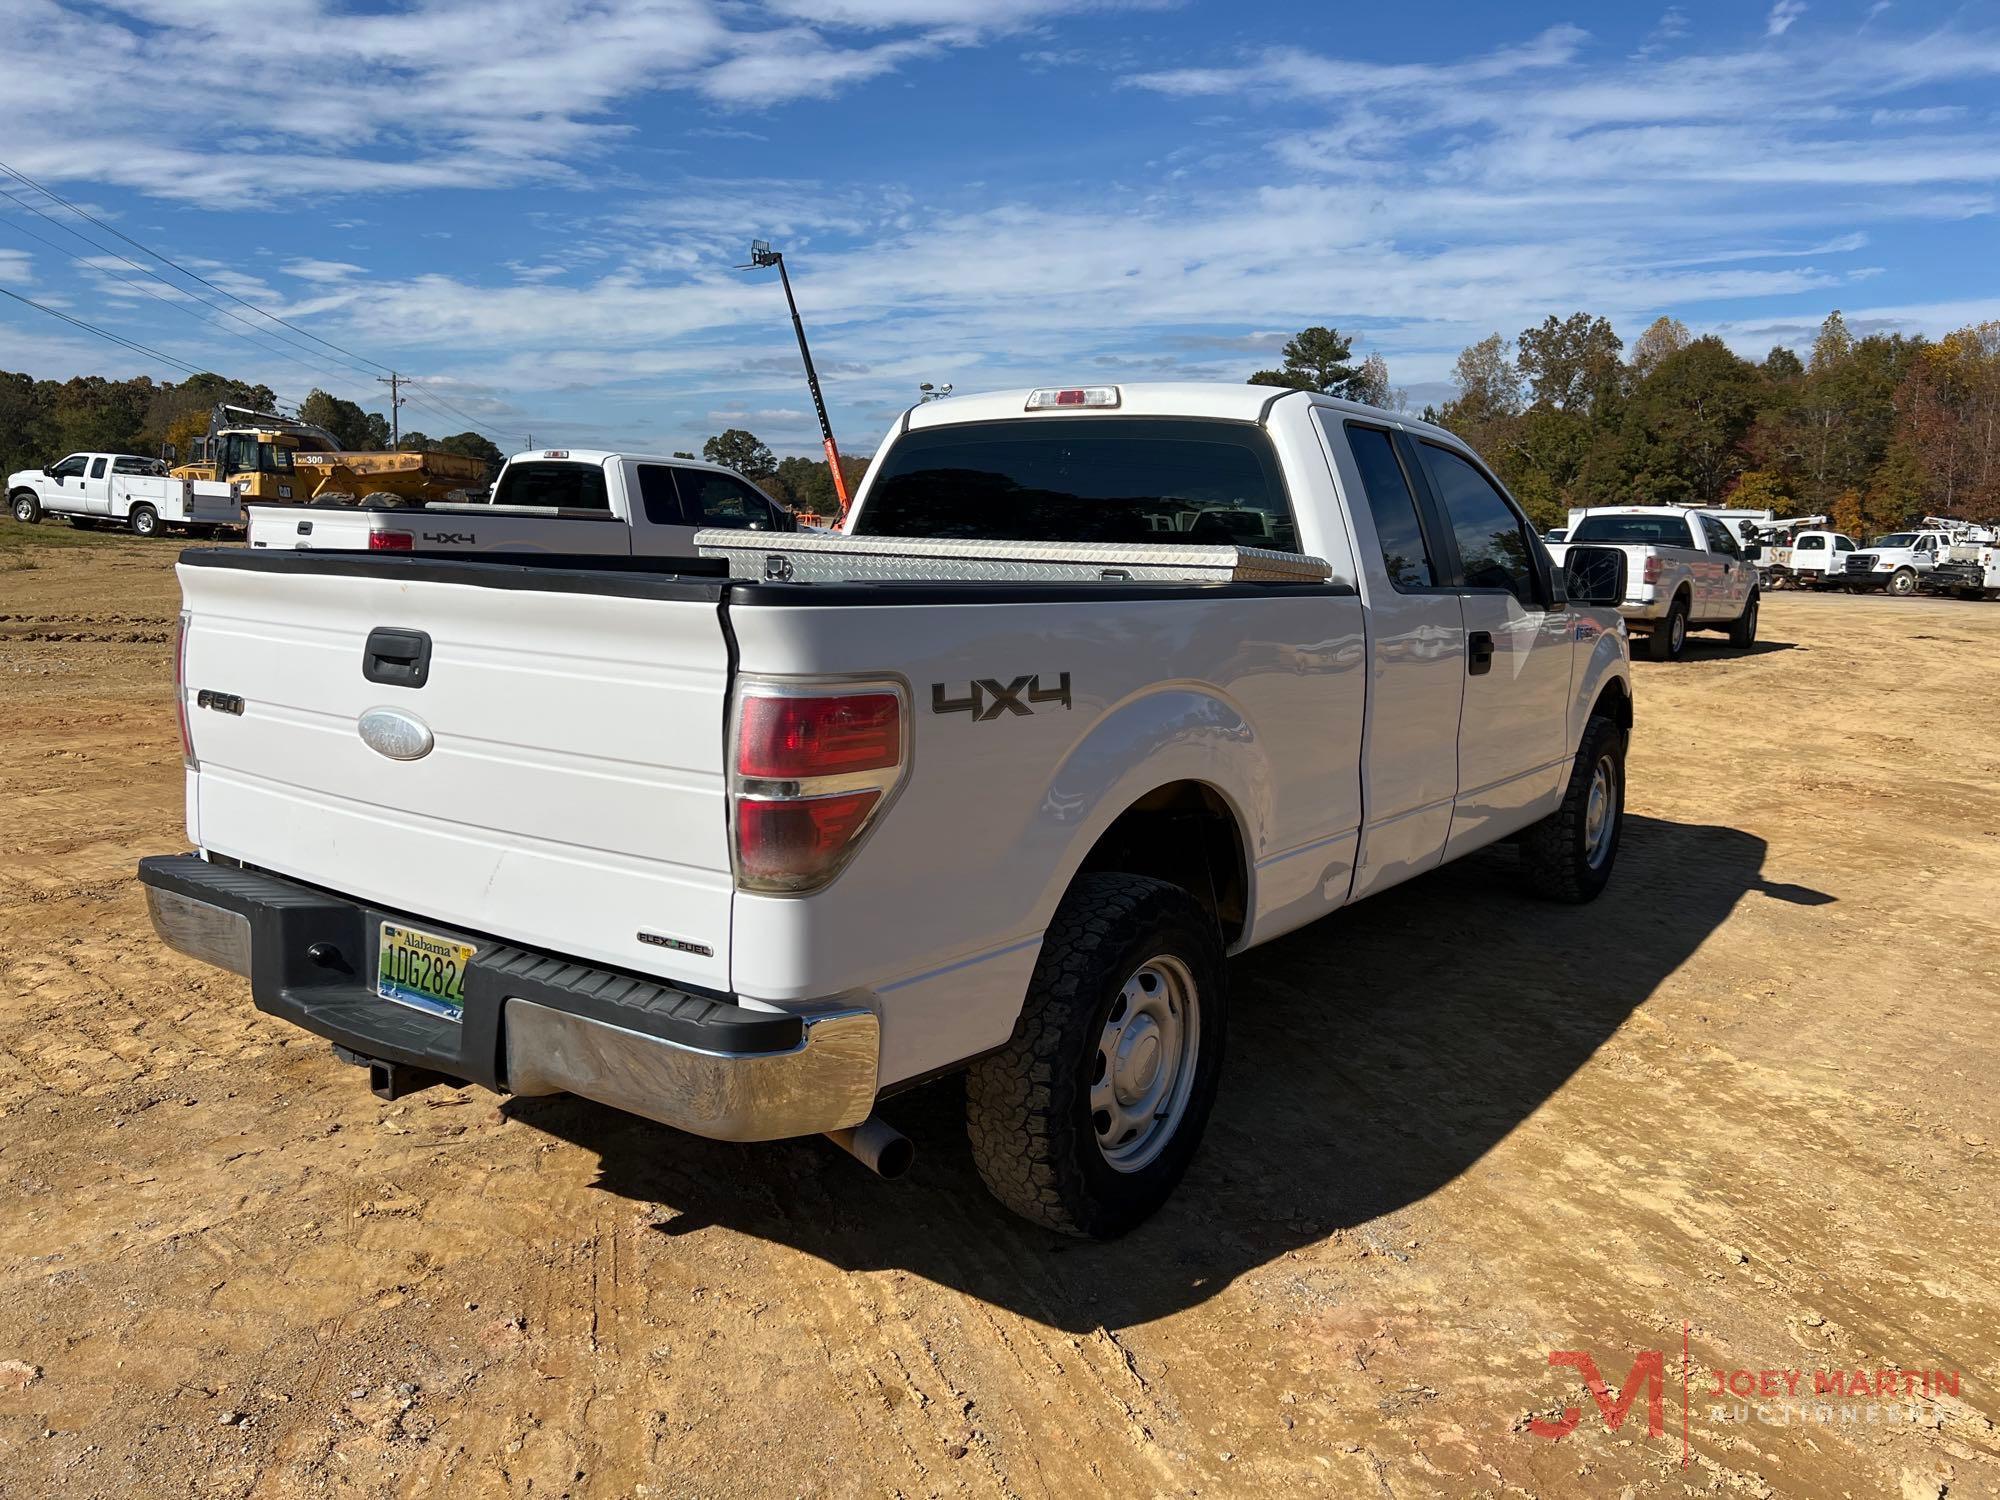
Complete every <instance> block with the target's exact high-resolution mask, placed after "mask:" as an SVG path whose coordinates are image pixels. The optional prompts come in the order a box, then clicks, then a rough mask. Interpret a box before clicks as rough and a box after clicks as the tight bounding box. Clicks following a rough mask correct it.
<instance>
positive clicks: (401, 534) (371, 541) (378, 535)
mask: <svg viewBox="0 0 2000 1500" xmlns="http://www.w3.org/2000/svg"><path fill="white" fill-rule="evenodd" d="M416 545H417V539H416V538H415V537H413V536H411V535H410V533H409V532H407V531H371V532H369V533H368V550H369V551H370V552H409V551H411V550H413V549H414V548H415V547H416Z"/></svg>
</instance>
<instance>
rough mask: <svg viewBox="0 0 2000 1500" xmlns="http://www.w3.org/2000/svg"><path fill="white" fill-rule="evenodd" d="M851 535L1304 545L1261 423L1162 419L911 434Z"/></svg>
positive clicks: (981, 425)
mask: <svg viewBox="0 0 2000 1500" xmlns="http://www.w3.org/2000/svg"><path fill="white" fill-rule="evenodd" d="M854 534H855V535H857V536H922V537H963V538H968V539H973V540H981V541H1028V542H1210V543H1230V542H1234V543H1237V544H1238V545H1241V546H1249V547H1269V548H1273V549H1276V550H1278V551H1282V552H1296V551H1298V550H1299V539H1298V528H1297V527H1296V526H1295V525H1294V524H1293V521H1292V511H1291V505H1290V503H1289V502H1288V500H1287V499H1286V496H1285V486H1284V481H1283V480H1282V479H1281V478H1280V477H1279V474H1278V464H1277V459H1276V457H1275V455H1274V454H1273V453H1272V451H1271V444H1270V440H1269V439H1268V438H1266V437H1265V435H1264V433H1263V430H1262V429H1261V428H1258V427H1256V426H1253V425H1252V424H1250V423H1248V422H1213V421H1188V420H1181V419H1174V418H1164V417H1049V418H1037V419H1033V420H1015V421H1001V422H967V423H963V424H961V425H958V426H953V427H937V428H931V429H929V430H919V431H917V432H912V433H910V434H908V435H907V436H905V437H904V438H903V439H902V440H901V441H899V442H898V443H897V444H896V445H895V446H894V447H893V448H891V449H890V451H889V454H888V459H887V464H886V467H885V468H884V469H883V470H882V472H881V473H880V474H878V475H877V476H876V478H875V481H874V485H873V488H872V489H871V490H870V491H869V495H868V502H867V504H865V505H864V506H862V507H861V510H860V513H859V514H858V515H857V517H856V518H855V525H854Z"/></svg>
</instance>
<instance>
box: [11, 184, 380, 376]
mask: <svg viewBox="0 0 2000 1500" xmlns="http://www.w3.org/2000/svg"><path fill="white" fill-rule="evenodd" d="M0 198H5V199H6V200H7V201H8V202H9V203H12V204H13V205H14V206H15V207H16V208H25V209H26V210H27V211H28V212H29V213H31V214H34V215H35V216H36V217H38V218H41V219H45V220H47V221H48V222H49V223H51V224H53V225H55V227H56V228H58V229H60V230H61V231H62V232H63V233H64V234H67V235H70V236H71V237H73V238H75V239H79V240H82V241H83V242H84V244H86V245H88V246H90V247H91V249H93V250H100V251H102V252H103V253H104V254H106V255H109V256H111V257H112V258H113V259H114V260H119V261H122V262H124V263H125V264H126V265H128V266H130V267H131V268H132V269H133V270H135V271H137V272H138V273H139V274H140V275H141V276H149V277H151V278H152V279H153V280H154V281H157V282H159V284H160V285H161V286H163V287H166V288H167V289H168V290H169V291H172V292H175V293H177V294H178V295H180V296H183V297H190V298H192V299H193V300H194V301H196V302H199V303H200V304H201V305H202V306H203V307H206V308H208V309H209V310H210V311H212V312H217V313H220V314H221V315H222V316H223V317H225V318H229V319H231V320H232V321H234V322H237V323H241V324H242V325H243V326H244V327H245V328H248V329H251V330H253V331H255V332H256V333H258V334H259V335H261V336H262V337H264V338H269V339H276V340H277V341H278V342H279V343H281V344H284V345H286V346H287V347H288V348H292V349H296V350H298V351H299V352H300V353H302V354H309V355H311V356H313V357H314V358H315V359H325V358H326V356H325V355H323V354H321V353H320V352H319V350H317V349H309V348H307V347H306V346H305V345H304V344H301V343H298V342H297V341H296V340H293V339H288V338H286V337H285V336H284V335H283V334H281V333H267V332H265V330H263V329H261V328H259V327H258V326H257V325H256V324H255V323H252V322H251V321H250V320H249V319H248V318H246V317H244V316H243V315H242V314H241V313H233V312H231V311H230V310H229V309H228V308H226V307H223V306H221V305H220V304H218V303H214V302H211V301H209V300H208V298H206V297H204V296H202V295H201V293H199V292H191V291H189V290H188V289H187V288H186V287H180V286H175V285H174V284H173V283H172V282H171V281H169V280H167V278H166V277H164V276H162V275H161V274H160V273H159V272H158V271H155V270H153V269H152V268H151V267H150V266H142V265H140V264H139V262H137V261H136V260H134V259H132V257H131V256H129V255H123V254H120V253H119V252H118V251H116V250H113V249H112V248H111V247H110V246H109V245H106V244H102V243H100V242H99V241H97V240H94V239H92V238H91V237H90V236H89V235H87V234H85V233H84V232H83V231H82V230H80V229H76V228H73V227H71V226H70V225H68V224H65V223H63V222H62V221H61V220H60V219H58V218H56V217H55V216H54V215H52V214H49V213H47V212H45V211H44V210H42V209H40V208H37V207H36V206H35V205H34V204H32V203H27V202H23V201H22V200H21V199H20V198H17V197H15V196H14V194H12V193H10V192H8V191H7V190H6V189H5V188H0ZM16 227H17V228H20V229H21V230H22V232H23V233H28V232H29V231H28V230H27V229H26V228H25V227H23V226H19V225H17V226H16ZM38 238H39V236H38ZM42 243H43V244H45V245H48V246H49V248H51V249H53V250H58V251H61V253H62V254H64V255H68V256H69V257H70V259H71V260H74V261H76V262H77V263H78V264H79V265H84V266H86V267H88V268H89V269H91V270H102V271H110V267H108V266H90V265H89V262H87V261H85V260H83V259H82V257H80V256H77V255H74V254H71V252H70V251H67V250H63V249H62V247H61V246H60V245H57V244H55V243H53V242H52V241H49V240H43V241H42ZM111 274H113V275H116V274H118V273H116V272H111ZM126 279H129V278H126ZM136 284H137V283H135V285H136ZM160 300H161V301H163V302H164V301H166V300H167V299H166V298H164V297H162V298H161V299H160ZM238 300H241V299H238ZM245 305H246V306H247V305H248V304H245ZM216 327H218V328H221V327H222V325H221V324H219V323H218V324H217V325H216ZM222 331H223V332H224V333H235V332H236V330H235V329H233V328H223V329H222ZM249 336H250V335H249V334H237V337H239V338H248V337H249ZM258 347H259V348H265V347H266V346H264V345H261V344H260V345H259V346H258ZM268 352H271V353H276V352H277V351H276V350H275V349H272V350H269V351H268ZM281 357H282V358H285V359H290V360H292V361H293V363H295V364H296V363H300V361H299V360H298V358H297V356H295V355H289V354H287V355H283V356H281ZM306 368H307V369H309V370H311V371H313V373H315V374H318V375H324V374H326V373H327V369H326V367H325V366H324V365H307V366H306ZM352 368H353V369H354V370H355V371H356V372H358V373H360V374H362V375H367V374H369V373H371V372H370V371H368V370H366V369H364V368H363V367H362V366H360V365H355V366H353V367H352ZM337 378H339V379H342V380H346V379H350V378H352V377H350V376H349V375H347V374H346V373H345V372H343V373H342V374H341V375H340V376H339V377H337Z"/></svg>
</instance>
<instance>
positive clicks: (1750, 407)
mask: <svg viewBox="0 0 2000 1500" xmlns="http://www.w3.org/2000/svg"><path fill="white" fill-rule="evenodd" d="M1283 358H1284V362H1283V365H1282V367H1281V368H1280V369H1277V370H1263V371H1259V372H1258V373H1257V374H1255V375H1253V376H1251V377H1250V383H1251V384H1253V385H1278V386H1293V387H1298V388H1301V389H1311V390H1320V391H1325V392H1327V393H1328V394H1330V395H1337V396H1346V397H1348V398H1350V399H1354V400H1361V401H1366V402H1368V403H1369V404H1371V405H1376V406H1390V407H1401V406H1402V405H1403V404H1404V403H1403V402H1402V400H1401V397H1400V394H1399V393H1397V392H1394V391H1391V390H1390V389H1389V383H1388V370H1387V367H1386V366H1385V365H1383V364H1382V363H1381V361H1380V359H1379V356H1371V357H1370V358H1369V359H1368V360H1366V361H1363V362H1361V363H1360V364H1356V363H1354V362H1353V341H1352V339H1351V338H1349V337H1347V336H1345V335H1342V334H1341V333H1340V332H1339V331H1338V330H1337V329H1330V328H1308V329H1306V330H1304V331H1303V332H1302V333H1300V334H1299V336H1298V337H1297V338H1295V339H1293V340H1292V341H1291V342H1289V343H1288V344H1286V346H1285V350H1284V357H1283ZM1453 374H1454V377H1455V380H1456V383H1457V385H1458V392H1459V393H1458V395H1457V396H1456V397H1455V398H1454V399H1453V400H1451V401H1448V402H1446V403H1444V404H1443V405H1442V406H1438V407H1426V408H1425V409H1424V412H1423V416H1424V418H1425V420H1427V421H1431V422H1435V423H1437V424H1438V425H1440V426H1442V427H1445V428H1448V429H1449V430H1451V431H1452V432H1455V433H1457V434H1458V435H1459V436H1460V437H1462V438H1464V439H1465V440H1466V441H1467V442H1468V443H1470V444H1471V445H1472V446H1473V448H1474V449H1475V450H1476V451H1477V452H1478V453H1479V454H1480V455H1481V456H1482V457H1484V458H1485V460H1486V461H1487V462H1488V463H1489V464H1491V465H1492V466H1493V468H1494V471H1495V472H1496V473H1497V474H1498V475H1499V476H1500V478H1501V479H1502V480H1503V481H1504V482H1505V483H1506V485H1507V487H1508V488H1509V489H1510V490H1512V491H1513V492H1514V495H1515V498H1517V499H1518V500H1520V501H1521V503H1522V505H1523V506H1524V507H1525V508H1526V509H1527V511H1528V513H1529V516H1530V517H1531V519H1533V520H1534V521H1535V522H1536V523H1537V524H1538V525H1541V526H1544V527H1547V526H1556V525H1560V524H1562V521H1563V519H1564V517H1565V515H1566V513H1567V512H1568V511H1569V509H1570V508H1571V507H1572V506H1584V505H1630V504H1678V505H1704V506H1733V507H1741V508H1745V509H1752V510H1762V509H1764V508H1765V507H1767V506H1768V507H1770V508H1772V509H1774V510H1776V511H1778V512H1779V513H1780V514H1781V515H1798V514H1815V513H1821V514H1826V515H1829V516H1831V517H1833V519H1834V524H1835V525H1836V527H1837V528H1838V529H1840V530H1842V531H1846V532H1849V533H1851V534H1855V535H1874V534H1876V533H1879V532H1883V531H1890V530H1894V529H1896V528H1897V527H1900V526H1902V525H1904V524H1905V523H1907V522H1909V521H1911V520H1914V519H1915V518H1917V517H1920V516H1924V515H1942V516H1957V517H1964V518H1967V519H1973V520H1987V519H1991V518H1994V517H1996V516H2000V322H1986V323H1979V324H1975V325H1972V326H1969V327H1966V328H1961V329H1959V330H1957V331H1956V332H1953V333H1950V334H1947V335H1945V336H1944V337H1943V338H1941V339H1936V340H1931V339H1926V338H1924V337H1922V336H1921V335H1918V336H1905V335H1903V334H1900V333H1871V334H1868V335H1866V336H1865V337H1861V338H1856V337H1855V336H1854V334H1853V332H1852V331H1851V330H1850V329H1849V328H1848V326H1847V322H1846V320H1845V319H1844V318H1843V317H1842V316H1841V315H1840V313H1839V311H1838V310H1836V311H1834V312H1832V313H1829V314H1828V315H1827V317H1826V319H1825V321H1824V322H1822V323H1821V325H1820V329H1819V334H1818V337H1817V338H1815V339H1814V341H1813V347H1812V351H1811V354H1810V356H1809V357H1808V358H1806V359H1803V360H1801V359H1800V358H1799V357H1798V355H1796V354H1795V353H1793V352H1792V351H1791V350H1790V349H1788V348H1786V347H1784V346H1782V345H1780V346H1778V347H1775V348H1773V349H1772V350H1771V351H1770V353H1769V354H1767V355H1765V356H1764V358H1763V360H1762V361H1760V362H1755V363H1753V362H1752V361H1750V360H1746V359H1743V358H1741V357H1739V356H1738V355H1737V354H1735V353H1734V352H1732V351H1731V350H1730V348H1729V347H1728V346H1727V345H1726V344H1724V343H1723V342H1722V340H1721V339H1719V338H1716V337H1714V336H1713V335H1707V336H1704V337H1701V338H1696V337H1694V336H1693V335H1691V334H1690V333H1689V331H1688V329H1687V326H1686V325H1685V324H1683V323H1682V322H1680V320H1679V319H1676V318H1666V317H1663V318H1659V319H1657V320H1655V321H1654V322H1653V324H1652V325H1651V326H1650V327H1648V328H1647V329H1646V330H1645V332H1643V333H1642V334H1640V335H1639V337H1638V338H1637V339H1636V340H1635V341H1634V342H1633V345H1632V348H1631V351H1630V353H1629V354H1628V353H1627V352H1626V349H1625V345H1624V341H1623V340H1621V339H1620V338H1619V337H1618V335H1617V334H1616V333H1615V332H1614V331H1613V330H1612V327H1611V324H1610V323H1609V322H1607V321H1606V320H1605V319H1603V318H1599V317H1592V316H1591V315H1589V314H1588V313H1581V312H1579V313H1575V314H1572V315H1571V316H1569V317H1567V318H1557V317H1555V316H1553V315H1551V316H1550V317H1548V318H1547V319H1546V320H1544V321H1543V322H1542V323H1541V324H1540V325H1539V326H1537V327H1534V328H1527V329H1523V330H1522V331H1521V333H1520V335H1519V336H1518V337H1517V338H1515V339H1513V340H1512V341H1509V340H1508V339H1506V338H1504V337H1503V336H1502V335H1500V334H1498V333H1494V334H1492V335H1490V336H1489V337H1487V338H1484V339H1481V340H1480V341H1479V342H1478V343H1476V344H1474V345H1472V346H1471V347H1470V348H1468V349H1466V350H1464V351H1463V352H1462V353H1461V354H1460V355H1459V356H1458V361H1457V364H1456V365H1455V367H1454V370H1453Z"/></svg>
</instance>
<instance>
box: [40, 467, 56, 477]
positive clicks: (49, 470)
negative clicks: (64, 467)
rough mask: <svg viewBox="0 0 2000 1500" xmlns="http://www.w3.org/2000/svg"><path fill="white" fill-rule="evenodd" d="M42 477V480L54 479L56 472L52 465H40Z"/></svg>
mask: <svg viewBox="0 0 2000 1500" xmlns="http://www.w3.org/2000/svg"><path fill="white" fill-rule="evenodd" d="M42 477H43V478H44V479H53V478H55V477H56V471H55V467H54V465H52V464H43V465H42Z"/></svg>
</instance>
